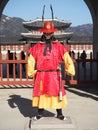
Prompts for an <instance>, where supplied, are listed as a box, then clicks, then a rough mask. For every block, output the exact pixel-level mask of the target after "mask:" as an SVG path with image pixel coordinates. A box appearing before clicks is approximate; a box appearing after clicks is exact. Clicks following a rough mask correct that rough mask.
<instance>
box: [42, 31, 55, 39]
mask: <svg viewBox="0 0 98 130" xmlns="http://www.w3.org/2000/svg"><path fill="white" fill-rule="evenodd" d="M53 34H54V33H53V32H51V33H44V35H45V37H46V39H50V38H51V36H52V35H53Z"/></svg>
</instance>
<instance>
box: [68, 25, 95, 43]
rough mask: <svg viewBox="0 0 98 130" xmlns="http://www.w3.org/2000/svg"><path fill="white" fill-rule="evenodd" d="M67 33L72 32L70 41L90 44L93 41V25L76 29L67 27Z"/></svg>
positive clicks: (80, 26)
mask: <svg viewBox="0 0 98 130" xmlns="http://www.w3.org/2000/svg"><path fill="white" fill-rule="evenodd" d="M66 31H68V32H73V37H72V38H71V41H77V42H92V41H93V24H83V25H79V26H76V27H69V28H68V29H66Z"/></svg>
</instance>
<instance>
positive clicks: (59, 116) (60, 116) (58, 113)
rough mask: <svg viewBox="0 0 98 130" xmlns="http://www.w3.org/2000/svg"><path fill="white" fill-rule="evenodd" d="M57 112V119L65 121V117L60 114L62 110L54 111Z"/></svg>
mask: <svg viewBox="0 0 98 130" xmlns="http://www.w3.org/2000/svg"><path fill="white" fill-rule="evenodd" d="M56 111H57V118H58V119H60V120H66V117H64V116H63V114H62V109H56Z"/></svg>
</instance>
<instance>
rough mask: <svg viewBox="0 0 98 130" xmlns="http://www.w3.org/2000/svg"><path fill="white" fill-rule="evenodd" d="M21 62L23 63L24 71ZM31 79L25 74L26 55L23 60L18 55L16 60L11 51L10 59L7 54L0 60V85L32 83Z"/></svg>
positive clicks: (0, 55)
mask: <svg viewBox="0 0 98 130" xmlns="http://www.w3.org/2000/svg"><path fill="white" fill-rule="evenodd" d="M0 57H2V54H0ZM23 64H25V72H24V71H23V67H22V65H23ZM10 72H12V73H11V74H10ZM33 81H34V79H30V78H28V75H27V56H26V59H25V60H22V59H21V55H20V59H19V60H16V59H15V54H14V53H13V57H12V59H8V55H7V59H6V60H0V85H21V84H24V85H27V84H28V85H33Z"/></svg>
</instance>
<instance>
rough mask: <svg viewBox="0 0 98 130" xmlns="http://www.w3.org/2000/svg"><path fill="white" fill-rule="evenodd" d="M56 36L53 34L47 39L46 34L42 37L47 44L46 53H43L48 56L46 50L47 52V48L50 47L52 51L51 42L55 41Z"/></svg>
mask: <svg viewBox="0 0 98 130" xmlns="http://www.w3.org/2000/svg"><path fill="white" fill-rule="evenodd" d="M55 40H56V39H55V37H54V36H51V37H50V39H46V37H45V36H44V35H42V37H41V41H43V42H45V43H46V45H45V48H44V53H43V55H44V56H46V52H47V49H48V48H49V52H51V50H52V45H51V42H52V41H55Z"/></svg>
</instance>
